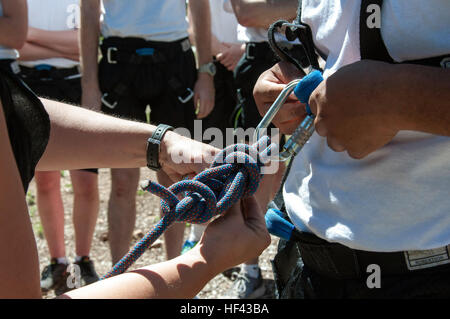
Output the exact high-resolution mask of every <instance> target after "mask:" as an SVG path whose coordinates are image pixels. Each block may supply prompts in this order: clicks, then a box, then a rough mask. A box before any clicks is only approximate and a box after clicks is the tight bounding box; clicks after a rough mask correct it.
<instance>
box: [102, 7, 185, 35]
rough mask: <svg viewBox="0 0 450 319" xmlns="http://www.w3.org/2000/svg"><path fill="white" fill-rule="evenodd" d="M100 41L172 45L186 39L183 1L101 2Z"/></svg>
mask: <svg viewBox="0 0 450 319" xmlns="http://www.w3.org/2000/svg"><path fill="white" fill-rule="evenodd" d="M103 6H104V15H103V22H102V35H103V36H104V37H112V36H116V37H138V38H143V39H146V40H151V41H164V42H172V41H176V40H180V39H183V38H186V37H187V36H188V32H187V29H188V23H187V21H186V1H185V0H163V1H162V0H129V1H124V0H103Z"/></svg>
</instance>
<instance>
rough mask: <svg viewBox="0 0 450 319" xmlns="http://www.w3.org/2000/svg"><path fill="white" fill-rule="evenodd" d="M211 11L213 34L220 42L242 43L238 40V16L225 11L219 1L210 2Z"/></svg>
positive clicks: (210, 0)
mask: <svg viewBox="0 0 450 319" xmlns="http://www.w3.org/2000/svg"><path fill="white" fill-rule="evenodd" d="M209 7H210V9H211V32H212V34H213V35H214V36H215V37H216V38H217V40H219V41H220V42H227V43H235V44H239V43H241V42H240V41H238V38H237V26H238V22H237V19H236V16H235V15H234V14H233V13H232V12H231V13H230V12H228V11H225V9H224V6H223V4H222V3H221V1H219V0H209Z"/></svg>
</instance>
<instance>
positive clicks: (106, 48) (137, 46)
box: [100, 37, 191, 64]
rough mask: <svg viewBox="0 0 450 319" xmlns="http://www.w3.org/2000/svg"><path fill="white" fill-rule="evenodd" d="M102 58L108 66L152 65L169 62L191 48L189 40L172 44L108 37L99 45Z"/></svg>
mask: <svg viewBox="0 0 450 319" xmlns="http://www.w3.org/2000/svg"><path fill="white" fill-rule="evenodd" d="M100 47H101V51H102V55H103V57H104V58H105V59H106V61H107V62H108V63H109V64H117V63H122V64H152V63H164V62H169V61H170V58H168V56H176V55H177V54H178V53H181V52H186V51H188V50H189V49H190V48H191V45H190V42H189V39H187V38H186V39H182V40H178V41H174V42H161V41H147V40H145V39H141V38H119V37H109V38H106V39H105V40H103V42H102V44H101V46H100Z"/></svg>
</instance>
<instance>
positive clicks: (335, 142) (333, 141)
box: [327, 136, 345, 152]
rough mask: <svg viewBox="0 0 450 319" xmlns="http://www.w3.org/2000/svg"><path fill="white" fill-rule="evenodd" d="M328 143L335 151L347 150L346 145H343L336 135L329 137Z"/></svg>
mask: <svg viewBox="0 0 450 319" xmlns="http://www.w3.org/2000/svg"><path fill="white" fill-rule="evenodd" d="M327 145H328V147H329V148H331V149H332V150H333V151H335V152H343V151H345V146H344V145H342V144H341V143H340V142H339V140H338V139H337V138H335V137H330V136H328V137H327Z"/></svg>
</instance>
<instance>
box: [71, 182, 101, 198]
mask: <svg viewBox="0 0 450 319" xmlns="http://www.w3.org/2000/svg"><path fill="white" fill-rule="evenodd" d="M73 193H74V196H76V197H78V198H83V199H85V200H92V201H93V200H97V199H98V196H99V195H98V183H97V176H95V178H88V179H83V180H78V181H77V183H73Z"/></svg>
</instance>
